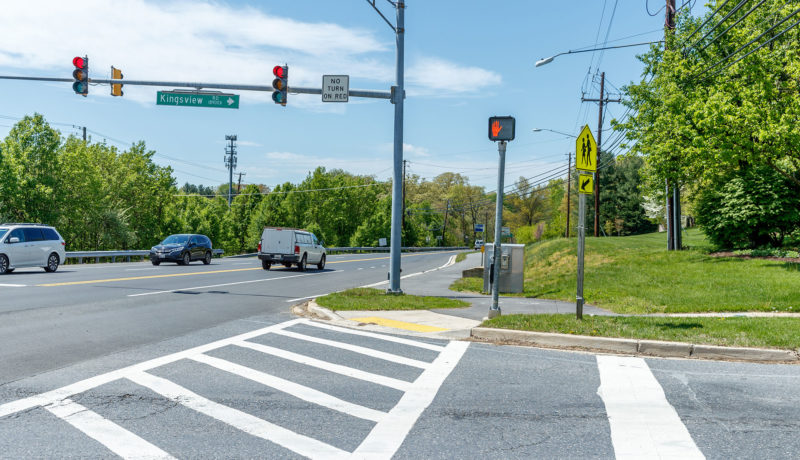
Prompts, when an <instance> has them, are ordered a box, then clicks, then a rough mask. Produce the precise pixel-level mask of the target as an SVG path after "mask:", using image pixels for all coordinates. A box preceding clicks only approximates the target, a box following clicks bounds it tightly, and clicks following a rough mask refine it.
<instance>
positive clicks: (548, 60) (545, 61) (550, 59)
mask: <svg viewBox="0 0 800 460" xmlns="http://www.w3.org/2000/svg"><path fill="white" fill-rule="evenodd" d="M654 43H664V40H656V41H653V42H642V43H631V44H628V45H616V46H604V47H602V48H592V49H588V50H569V51H565V52H563V53H558V54H554V55H552V56H550V57H548V58H542V59H540V60H538V61H536V64H535V66H536V67H539V66H543V65H545V64H549V63H551V62H553V59H555V58H557V57H559V56H561V55H563V54H577V53H588V52H590V51H601V50H610V49H616V48H630V47H631V46H643V45H652V44H654Z"/></svg>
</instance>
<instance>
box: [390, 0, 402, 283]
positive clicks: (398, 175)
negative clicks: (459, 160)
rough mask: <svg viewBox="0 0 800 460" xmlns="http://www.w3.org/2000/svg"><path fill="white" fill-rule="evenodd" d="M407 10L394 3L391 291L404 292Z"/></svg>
mask: <svg viewBox="0 0 800 460" xmlns="http://www.w3.org/2000/svg"><path fill="white" fill-rule="evenodd" d="M405 9H406V5H405V3H404V2H403V0H400V1H398V2H396V3H395V10H396V11H397V22H396V25H395V27H394V31H395V36H396V41H397V68H396V80H397V82H396V86H395V87H394V88H392V89H393V91H392V103H393V104H394V156H393V158H394V175H393V178H392V230H391V241H390V242H389V244H390V247H389V289H388V290H387V292H388V293H390V294H402V293H403V291H402V290H401V289H400V271H401V270H400V255H401V244H400V243H401V241H400V239H401V238H402V233H401V226H402V225H401V223H402V219H403V214H402V213H403V183H402V180H403V177H402V174H403V99H405V97H406V93H405V89H404V86H403V83H404V82H403V79H404V76H405V75H404V70H403V69H404V65H405V56H404V55H405Z"/></svg>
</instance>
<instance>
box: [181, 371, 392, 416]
mask: <svg viewBox="0 0 800 460" xmlns="http://www.w3.org/2000/svg"><path fill="white" fill-rule="evenodd" d="M191 359H192V360H194V361H197V362H200V363H203V364H207V365H209V366H213V367H215V368H217V369H220V370H222V371H225V372H229V373H231V374H234V375H238V376H239V377H243V378H246V379H248V380H252V381H254V382H258V383H260V384H262V385H266V386H268V387H271V388H274V389H276V390H278V391H282V392H284V393H286V394H288V395H291V396H294V397H295V398H298V399H302V400H303V401H307V402H310V403H313V404H317V405H319V406H323V407H327V408H328V409H333V410H335V411H339V412H341V413H343V414H347V415H350V416H352V417H358V418H360V419H363V420H369V421H372V422H380V421H381V420H383V418H384V416H386V412H381V411H379V410H375V409H370V408H369V407H364V406H359V405H358V404H353V403H351V402H347V401H344V400H341V399H339V398H337V397H335V396H331V395H329V394H327V393H323V392H321V391H319V390H315V389H313V388H309V387H307V386H305V385H300V384H299V383H294V382H291V381H289V380H286V379H282V378H280V377H276V376H274V375H270V374H267V373H264V372H261V371H257V370H255V369H251V368H249V367H246V366H242V365H239V364H236V363H232V362H230V361H226V360H224V359H219V358H215V357H213V356H208V355H197V356H192V358H191Z"/></svg>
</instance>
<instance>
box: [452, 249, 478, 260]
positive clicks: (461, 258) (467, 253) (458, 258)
mask: <svg viewBox="0 0 800 460" xmlns="http://www.w3.org/2000/svg"><path fill="white" fill-rule="evenodd" d="M476 252H478V251H472V252H461V253H459V254H458V255H457V256H456V263H459V262H461V261H462V260H464V259H466V258H467V256H468V255H470V254H475V253H476Z"/></svg>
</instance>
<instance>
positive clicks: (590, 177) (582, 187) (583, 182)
mask: <svg viewBox="0 0 800 460" xmlns="http://www.w3.org/2000/svg"><path fill="white" fill-rule="evenodd" d="M578 192H579V193H583V194H584V195H591V194H592V193H594V174H578Z"/></svg>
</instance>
